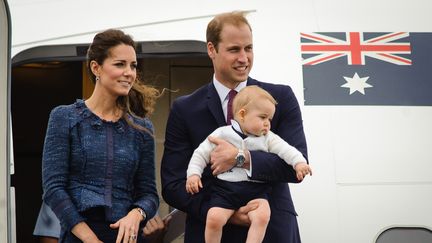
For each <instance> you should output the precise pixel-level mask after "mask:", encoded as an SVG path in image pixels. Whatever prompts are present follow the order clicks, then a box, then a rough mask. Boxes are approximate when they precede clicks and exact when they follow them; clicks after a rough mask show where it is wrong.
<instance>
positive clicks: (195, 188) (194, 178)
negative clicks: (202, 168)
mask: <svg viewBox="0 0 432 243" xmlns="http://www.w3.org/2000/svg"><path fill="white" fill-rule="evenodd" d="M202 187H203V186H202V183H201V178H200V177H199V176H198V175H191V176H189V177H188V178H187V180H186V191H187V192H189V193H190V194H192V195H193V194H195V193H198V192H199V190H200V188H202Z"/></svg>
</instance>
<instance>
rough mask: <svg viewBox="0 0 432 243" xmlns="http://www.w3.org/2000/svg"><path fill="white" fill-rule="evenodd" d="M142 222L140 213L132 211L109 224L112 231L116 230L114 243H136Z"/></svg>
mask: <svg viewBox="0 0 432 243" xmlns="http://www.w3.org/2000/svg"><path fill="white" fill-rule="evenodd" d="M142 220H144V219H143V217H142V215H141V214H140V212H138V210H136V209H132V210H131V211H130V212H129V213H128V214H127V215H126V216H125V217H123V218H121V219H119V220H118V221H117V222H115V223H114V224H110V227H111V228H112V229H118V234H117V239H116V243H128V242H136V241H137V237H138V230H139V224H140V222H141V221H142Z"/></svg>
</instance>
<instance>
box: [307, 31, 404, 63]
mask: <svg viewBox="0 0 432 243" xmlns="http://www.w3.org/2000/svg"><path fill="white" fill-rule="evenodd" d="M330 34H331V33H326V34H324V33H300V35H301V38H302V43H301V51H302V54H303V65H317V64H320V63H323V62H327V61H330V60H333V59H336V58H340V57H344V56H346V57H347V60H348V65H365V64H366V60H365V57H366V56H367V57H371V58H375V59H378V60H381V61H384V62H389V63H393V64H397V65H411V64H412V62H411V59H410V58H409V54H411V45H410V43H409V42H405V41H404V40H403V39H406V38H407V37H409V33H408V32H391V33H383V34H379V35H378V36H368V37H365V36H364V34H363V32H346V33H345V36H337V37H335V36H331V35H330ZM407 56H408V57H407Z"/></svg>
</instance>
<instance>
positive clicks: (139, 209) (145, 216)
mask: <svg viewBox="0 0 432 243" xmlns="http://www.w3.org/2000/svg"><path fill="white" fill-rule="evenodd" d="M135 209H136V210H137V211H138V212H139V213H140V214H141V216H142V217H143V220H145V219H146V218H147V214H146V213H145V212H144V210H142V209H141V208H135Z"/></svg>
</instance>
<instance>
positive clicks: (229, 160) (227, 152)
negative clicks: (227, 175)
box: [208, 136, 238, 175]
mask: <svg viewBox="0 0 432 243" xmlns="http://www.w3.org/2000/svg"><path fill="white" fill-rule="evenodd" d="M208 140H209V141H210V142H211V143H213V144H215V145H216V148H214V149H213V151H212V152H211V153H210V164H211V169H212V171H213V175H218V174H220V173H223V172H226V171H228V170H229V169H231V168H232V167H234V165H235V157H236V156H237V153H238V148H236V147H234V146H233V145H232V144H230V143H229V142H227V141H225V140H223V139H220V138H217V137H211V136H209V137H208Z"/></svg>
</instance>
